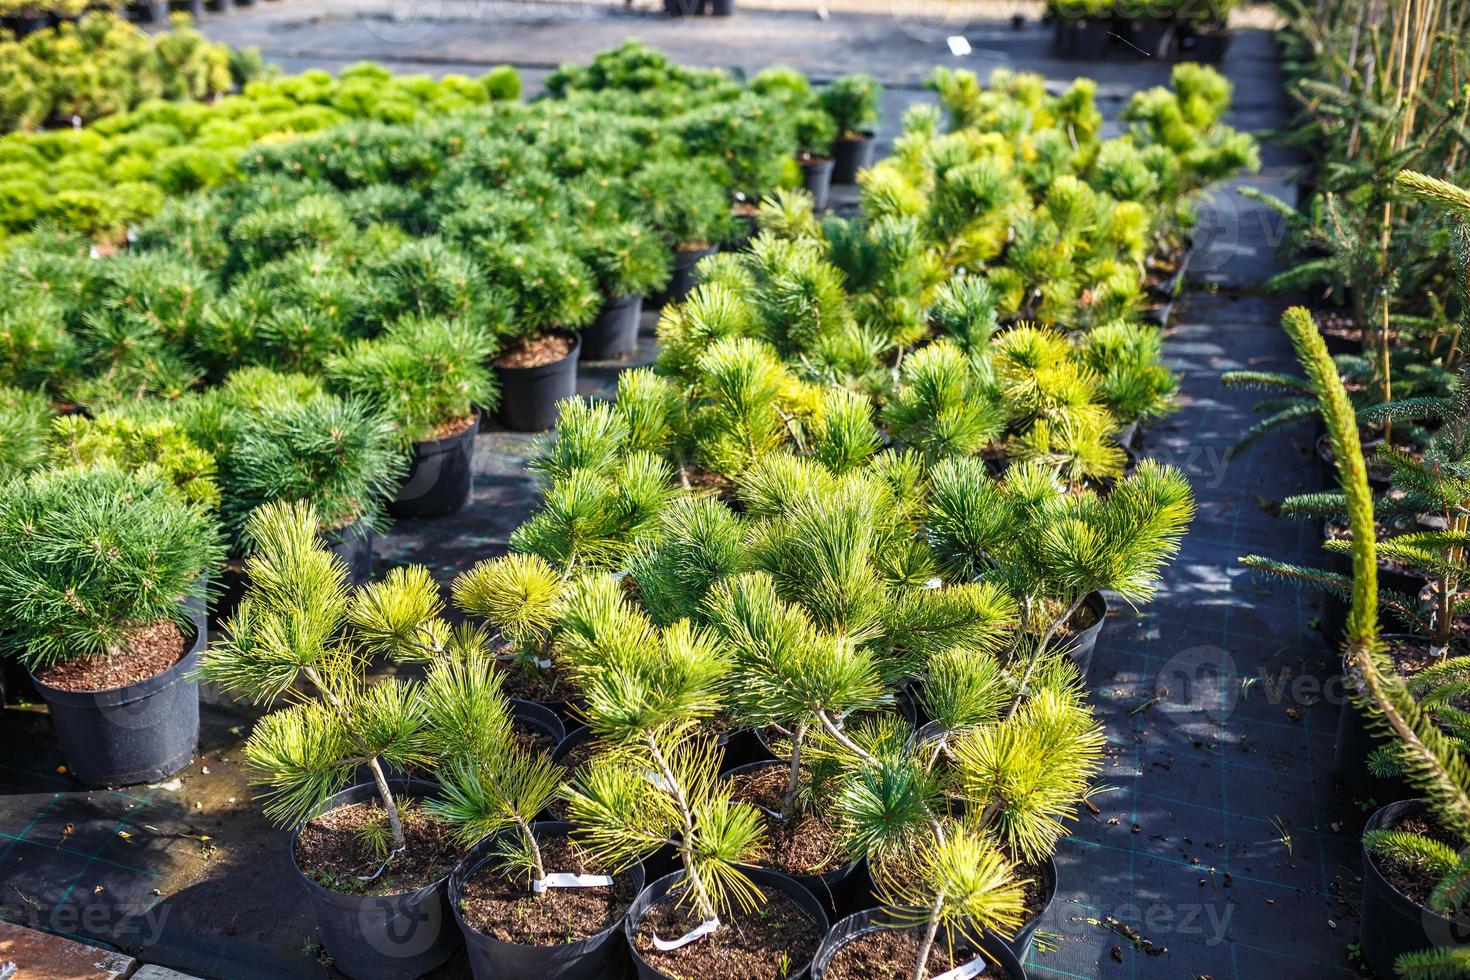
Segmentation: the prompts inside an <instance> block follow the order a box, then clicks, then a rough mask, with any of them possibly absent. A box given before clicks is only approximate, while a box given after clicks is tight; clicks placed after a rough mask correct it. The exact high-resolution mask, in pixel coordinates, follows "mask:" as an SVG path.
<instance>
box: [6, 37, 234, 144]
mask: <svg viewBox="0 0 1470 980" xmlns="http://www.w3.org/2000/svg"><path fill="white" fill-rule="evenodd" d="M260 73H261V65H260V60H259V54H258V53H257V52H254V51H253V50H249V49H245V50H240V51H233V50H232V49H230V48H228V47H226V46H225V45H222V44H213V43H211V42H209V41H208V40H206V39H205V37H204V35H202V34H200V33H199V32H198V31H196V30H195V29H194V28H193V26H192V24H191V21H190V20H189V18H188V17H187V16H185V15H180V16H179V17H178V18H177V19H175V21H174V24H173V29H172V30H170V31H169V32H167V33H165V34H160V35H156V36H155V35H150V34H146V33H144V32H143V31H140V30H138V29H137V28H136V27H133V26H132V25H131V24H129V23H128V22H127V21H125V20H123V19H122V18H120V17H117V16H115V15H114V14H111V13H91V14H87V15H86V16H84V17H82V18H81V20H80V21H78V22H76V23H65V24H62V25H60V26H59V27H57V28H55V29H52V30H45V31H40V32H37V33H34V34H31V35H29V36H28V37H26V38H25V39H24V40H3V41H0V130H3V131H5V132H9V131H10V130H15V129H37V128H42V127H45V128H50V127H55V126H58V125H65V126H73V125H78V124H86V123H89V122H91V121H92V120H94V119H97V118H99V117H101V116H106V115H111V114H112V113H115V112H123V111H125V110H128V109H132V108H134V107H135V106H137V105H138V104H140V103H142V102H145V101H147V100H149V99H171V100H182V99H190V100H205V99H210V98H213V97H215V96H218V95H223V94H225V93H226V92H229V91H232V90H233V89H235V88H238V87H239V86H240V85H243V84H244V83H246V82H248V81H250V80H251V79H252V78H254V77H255V76H256V75H258V74H260Z"/></svg>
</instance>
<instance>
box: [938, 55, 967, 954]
mask: <svg viewBox="0 0 1470 980" xmlns="http://www.w3.org/2000/svg"><path fill="white" fill-rule="evenodd" d="M944 43H945V44H948V45H949V53H950V54H952V55H954V56H955V57H956V58H959V57H962V56H963V55H967V54H969V53H970V41H969V39H968V38H967V37H965V36H964V35H963V34H951V35H950V36H949V37H947V38H945V39H944ZM953 980H959V978H958V977H955V978H953Z"/></svg>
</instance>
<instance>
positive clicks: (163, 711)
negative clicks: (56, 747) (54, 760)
mask: <svg viewBox="0 0 1470 980" xmlns="http://www.w3.org/2000/svg"><path fill="white" fill-rule="evenodd" d="M192 605H193V606H194V607H193V608H190V609H189V614H190V619H191V621H192V626H193V628H194V640H193V642H192V643H191V644H190V645H189V649H188V651H187V652H186V653H185V654H184V656H183V657H182V658H181V659H180V660H179V662H178V663H176V664H174V665H173V666H172V667H170V668H169V669H168V670H165V671H163V672H162V673H160V674H155V675H154V676H152V677H150V678H148V679H147V680H143V681H139V682H138V683H136V684H128V685H127V686H125V687H116V688H113V689H111V690H108V691H63V690H61V689H60V688H56V687H52V686H51V685H49V684H47V683H46V682H45V681H43V680H40V679H39V678H37V677H36V675H35V674H31V675H30V679H31V682H32V683H34V684H35V686H36V690H37V691H38V692H39V693H40V695H41V699H42V700H43V701H45V702H46V708H47V710H48V711H49V712H50V714H51V725H52V727H53V728H55V729H56V737H57V740H58V741H60V742H61V754H62V755H63V756H64V757H65V758H66V768H67V770H68V771H69V772H70V773H71V774H72V775H73V776H75V777H76V778H77V780H78V781H80V782H83V783H85V784H87V785H88V786H131V785H134V784H136V783H152V782H157V781H158V780H160V779H163V778H164V777H165V776H170V775H172V774H174V773H176V772H178V771H179V770H180V769H182V768H184V767H185V766H187V765H188V764H189V763H190V761H191V760H193V758H194V753H195V752H196V751H198V748H199V682H198V681H193V680H190V679H189V678H188V676H187V675H188V674H189V672H190V671H192V670H193V669H194V668H195V667H197V666H198V665H199V657H200V655H201V654H202V653H203V652H204V647H205V645H206V644H207V643H208V641H209V630H208V628H207V626H206V625H205V622H204V610H203V606H202V604H192Z"/></svg>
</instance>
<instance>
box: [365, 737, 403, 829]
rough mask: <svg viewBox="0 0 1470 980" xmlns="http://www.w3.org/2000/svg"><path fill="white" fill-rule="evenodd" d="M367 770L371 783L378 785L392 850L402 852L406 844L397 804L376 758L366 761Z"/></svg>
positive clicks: (380, 764)
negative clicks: (391, 837) (386, 814)
mask: <svg viewBox="0 0 1470 980" xmlns="http://www.w3.org/2000/svg"><path fill="white" fill-rule="evenodd" d="M368 769H369V770H371V772H372V774H373V782H375V783H377V784H378V796H379V797H380V798H382V801H383V809H384V810H386V811H388V829H389V830H391V831H392V832H393V848H394V850H399V851H401V850H403V849H404V848H405V847H407V846H408V842H407V841H406V840H404V838H403V823H402V821H400V820H399V819H398V804H397V803H396V802H395V801H394V799H393V791H392V790H390V789H389V788H388V777H386V776H384V775H383V766H382V763H380V762H379V761H378V759H377V757H376V756H374V757H373V758H372V759H370V760H368Z"/></svg>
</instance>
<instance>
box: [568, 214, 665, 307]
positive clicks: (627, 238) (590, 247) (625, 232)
mask: <svg viewBox="0 0 1470 980" xmlns="http://www.w3.org/2000/svg"><path fill="white" fill-rule="evenodd" d="M576 244H577V249H578V255H579V257H580V258H581V260H582V261H583V262H584V263H586V265H587V267H588V268H590V269H591V270H592V274H593V276H594V277H595V279H596V282H597V287H598V289H600V290H601V291H602V295H604V296H609V297H612V296H647V295H649V294H650V293H653V292H656V291H658V290H660V289H662V288H663V287H664V285H665V284H667V283H668V281H669V251H668V247H667V246H666V245H664V243H663V242H662V241H661V240H660V239H659V237H658V236H657V235H656V234H655V233H654V232H653V231H652V229H650V228H648V227H646V226H644V225H643V224H640V223H638V222H636V221H620V222H616V223H614V222H608V223H605V224H603V223H599V224H596V225H593V226H592V227H591V228H589V229H587V230H586V231H585V232H584V233H583V234H582V235H581V236H580V240H579V241H578V242H577V243H576Z"/></svg>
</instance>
